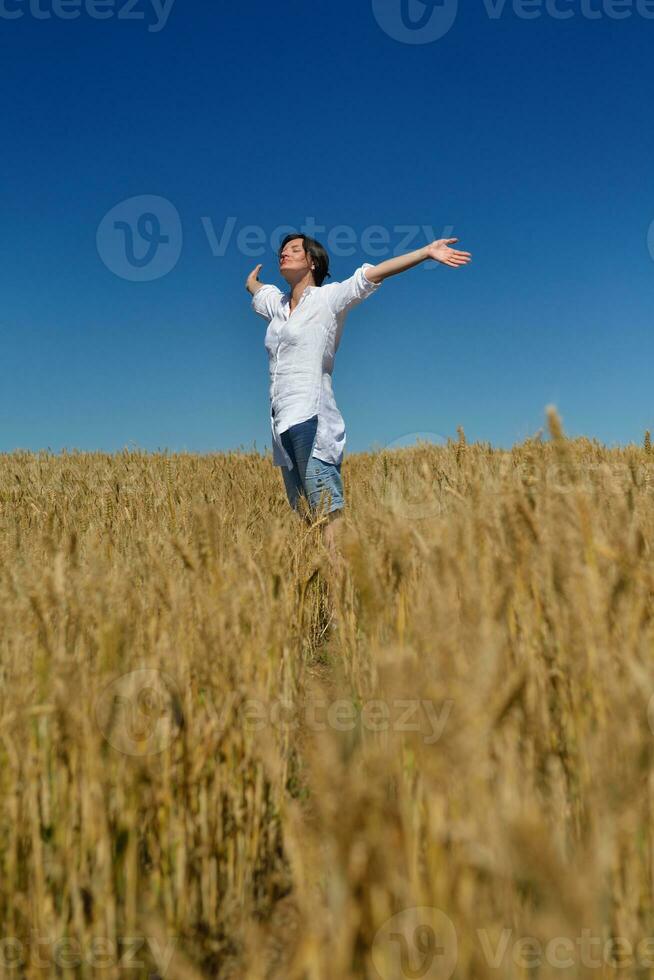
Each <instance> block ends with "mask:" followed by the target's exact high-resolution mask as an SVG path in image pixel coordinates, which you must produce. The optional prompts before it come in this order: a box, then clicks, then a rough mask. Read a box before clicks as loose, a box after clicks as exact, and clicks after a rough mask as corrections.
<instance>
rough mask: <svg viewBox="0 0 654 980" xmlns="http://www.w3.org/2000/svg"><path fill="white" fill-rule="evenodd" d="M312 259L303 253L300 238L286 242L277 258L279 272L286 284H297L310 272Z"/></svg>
mask: <svg viewBox="0 0 654 980" xmlns="http://www.w3.org/2000/svg"><path fill="white" fill-rule="evenodd" d="M312 265H313V259H312V258H311V256H310V255H308V254H307V253H306V252H305V251H304V245H303V242H302V239H301V238H294V239H292V240H291V241H290V242H286V245H284V248H283V250H282V252H281V254H280V256H279V271H280V272H281V274H282V276H283V277H284V279H286V281H287V282H289V283H290V282H297V281H298V280H300V279H303V278H304V276H306V274H307V272H312V271H313V270H312V268H311V267H312Z"/></svg>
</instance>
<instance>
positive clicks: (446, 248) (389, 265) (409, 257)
mask: <svg viewBox="0 0 654 980" xmlns="http://www.w3.org/2000/svg"><path fill="white" fill-rule="evenodd" d="M458 240H459V239H458V238H439V239H437V240H436V241H435V242H432V243H431V245H425V246H423V248H417V249H416V250H415V252H407V253H406V255H397V256H396V257H395V258H393V259H387V260H386V261H385V262H380V263H379V265H372V266H368V267H367V268H366V269H365V271H364V275H365V276H366V278H367V279H369V280H370V282H383V281H384V279H388V277H389V276H396V275H397V274H398V272H406V270H407V269H412V268H413V267H414V265H420V263H421V262H424V261H425V260H426V259H434V261H436V262H441V263H442V264H443V265H449V266H451V267H452V268H453V269H458V268H459V266H461V265H467V264H468V262H469V261H470V259H471V258H472V255H471V254H470V252H460V251H459V250H458V249H456V248H450V245H452V244H453V243H454V242H458Z"/></svg>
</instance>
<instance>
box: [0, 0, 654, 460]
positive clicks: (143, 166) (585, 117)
mask: <svg viewBox="0 0 654 980" xmlns="http://www.w3.org/2000/svg"><path fill="white" fill-rule="evenodd" d="M618 15H619V16H618ZM625 15H626V16H625ZM0 45H1V54H2V69H3V90H4V98H3V128H4V133H3V137H4V138H3V141H2V142H3V148H2V164H3V181H2V187H1V190H0V194H1V195H2V199H3V207H2V216H3V220H2V226H1V231H0V235H1V236H2V273H3V275H2V279H3V291H2V310H1V312H0V324H1V327H2V332H3V347H4V352H3V357H2V359H1V362H0V363H1V366H0V450H1V451H11V450H13V449H16V448H22V449H32V450H38V449H47V448H49V449H51V450H53V451H57V452H58V451H60V450H61V449H62V448H66V449H68V450H73V449H85V450H91V449H101V450H106V451H115V450H120V449H122V448H124V447H128V448H137V447H138V448H142V449H149V450H157V449H160V450H163V449H168V450H170V451H183V450H188V451H199V452H205V451H218V450H229V449H252V448H256V449H257V450H259V451H265V450H267V449H269V447H270V426H269V414H268V407H269V406H268V365H267V356H266V352H265V348H264V345H263V340H264V333H265V329H266V324H265V322H264V321H263V320H262V319H261V318H259V317H257V316H256V315H255V314H254V313H253V312H252V311H251V309H250V297H249V294H248V293H247V292H246V290H245V285H244V284H245V279H246V276H247V274H248V273H249V272H250V271H251V269H252V268H253V267H254V266H255V265H256V264H257V263H258V262H263V270H262V273H261V280H262V281H264V282H266V281H267V282H274V283H276V284H277V285H279V286H280V287H281V288H284V289H285V288H286V284H285V283H284V281H283V280H282V279H281V278H280V277H279V273H278V268H277V262H276V256H275V250H274V248H273V243H274V241H275V236H276V241H279V239H280V237H281V234H282V233H283V232H280V229H283V226H290V227H292V228H294V229H296V230H297V229H299V230H305V231H310V228H309V227H307V225H308V223H310V222H312V221H313V222H314V223H315V225H318V226H322V228H323V231H321V232H317V233H314V234H315V237H317V238H318V239H319V240H321V241H323V242H324V243H325V244H326V245H327V247H328V249H329V251H330V254H331V256H332V261H331V271H332V277H333V278H332V281H336V280H340V279H344V278H346V277H347V276H349V275H351V274H352V272H353V271H354V270H355V269H356V268H357V266H359V265H361V264H362V263H363V262H366V261H368V262H373V263H374V262H379V261H382V260H383V259H384V258H389V257H391V256H392V255H393V254H397V252H398V251H408V250H411V249H413V248H418V247H419V246H421V245H423V244H426V243H427V242H428V241H429V240H431V239H432V237H435V238H440V237H450V236H451V237H454V236H457V237H459V239H460V244H459V247H460V248H463V249H466V250H468V251H470V252H472V253H473V261H472V263H471V264H470V265H469V266H467V267H465V268H462V269H458V270H455V269H449V268H445V267H442V266H439V265H437V264H436V263H433V262H431V263H429V264H428V265H425V266H419V267H417V268H414V269H412V270H410V271H409V272H406V273H404V274H402V275H400V276H397V277H394V278H391V279H388V280H386V281H385V282H384V283H383V284H382V286H381V288H380V289H379V290H378V291H377V293H375V295H373V296H372V297H370V298H369V299H368V300H366V301H365V302H364V303H363V304H361V305H360V306H359V307H358V308H356V309H355V310H354V311H352V312H351V313H350V315H349V316H348V319H347V322H346V326H345V331H344V334H343V339H342V342H341V346H340V348H339V351H338V355H337V358H336V365H335V369H334V391H335V395H336V399H337V402H338V405H339V407H340V409H341V411H342V413H343V415H344V418H345V421H346V428H347V437H348V440H347V451H348V452H357V451H360V450H365V449H369V448H374V447H375V446H383V445H387V444H390V443H395V442H397V441H398V440H404V441H405V442H406V441H407V434H410V433H417V432H419V433H433V434H434V438H435V439H436V438H437V437H439V436H440V437H447V436H452V437H453V438H456V426H457V425H462V426H463V428H464V430H465V432H466V436H467V438H468V440H469V441H473V440H485V441H489V442H491V443H492V444H493V445H495V446H503V447H506V448H508V447H510V446H511V445H512V444H513V443H515V442H519V441H522V440H523V439H524V438H525V437H526V436H528V435H529V434H533V433H535V432H536V431H537V430H538V429H539V428H540V427H542V426H544V425H545V413H544V410H545V406H546V405H547V404H550V403H553V404H555V405H556V406H557V407H558V409H559V412H560V414H561V416H562V418H563V424H564V427H565V430H566V432H567V433H568V434H569V435H582V434H583V435H588V436H591V437H592V436H594V437H596V438H598V439H600V440H601V441H603V442H605V443H607V444H609V445H611V444H615V443H626V442H641V440H642V437H643V432H644V430H645V429H646V428H648V427H649V428H653V429H654V395H653V385H652V365H653V354H654V342H653V339H652V325H653V324H652V310H653V299H654V258H653V255H654V230H652V231H650V226H651V225H652V222H654V114H653V113H652V105H654V72H653V71H652V58H653V52H654V2H652V0H638V2H637V0H633V3H630V0H557V3H556V5H555V4H554V3H552V0H548V2H547V3H545V2H544V0H543V3H540V2H539V0H529V2H524V3H522V4H520V3H518V0H506V2H502V0H465V4H464V3H463V0H461V3H460V4H459V6H458V9H457V5H456V3H455V2H454V0H429V3H427V4H423V3H422V2H421V0H356V2H353V0H314V2H311V3H308V2H306V0H303V2H300V0H284V2H282V3H278V4H274V3H270V2H269V0H252V2H248V3H238V4H237V3H227V2H207V0H176V2H175V0H173V2H172V3H171V0H165V2H164V0H129V2H128V0H0ZM133 198H137V199H138V198H150V200H147V199H146V200H143V201H142V200H136V201H133V200H132V199H133ZM160 199H163V201H162V200H160ZM125 202H126V203H125ZM113 209H116V210H115V211H113ZM109 212H112V213H111V214H109ZM107 215H108V217H106V218H105V216H107ZM252 226H255V229H256V228H258V229H259V232H256V230H255V231H253V228H252ZM339 226H341V227H340V232H339ZM342 226H346V232H344V231H343V228H342ZM375 226H381V228H380V227H376V228H375ZM248 228H249V230H248ZM230 229H231V231H230ZM347 229H349V231H348V230H347ZM432 231H433V235H432V234H431V232H432ZM648 235H649V239H648ZM328 236H330V241H331V245H332V246H334V245H335V247H330V242H329V241H328ZM161 239H164V240H163V241H162V240H161ZM346 240H349V241H350V242H351V243H352V244H351V246H350V247H349V248H345V247H344V242H345V241H346ZM257 241H264V243H265V244H264V246H263V247H262V248H259V249H257V248H255V247H253V243H256V242H257ZM348 253H349V254H348ZM409 441H410V440H409Z"/></svg>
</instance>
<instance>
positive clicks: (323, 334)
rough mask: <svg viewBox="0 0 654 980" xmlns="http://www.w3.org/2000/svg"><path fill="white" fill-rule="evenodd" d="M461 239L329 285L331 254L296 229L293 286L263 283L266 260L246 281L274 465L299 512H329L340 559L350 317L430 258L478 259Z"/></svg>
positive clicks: (290, 271) (284, 261) (289, 270)
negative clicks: (345, 341)
mask: <svg viewBox="0 0 654 980" xmlns="http://www.w3.org/2000/svg"><path fill="white" fill-rule="evenodd" d="M457 241H458V238H443V239H439V240H438V241H435V242H432V243H431V245H426V246H424V248H419V249H417V250H416V251H415V252H408V253H407V254H405V255H399V256H397V257H395V258H392V259H388V260H386V261H384V262H380V263H379V265H372V263H370V262H364V263H363V264H362V265H361V266H360V267H359V268H358V269H357V270H356V271H355V272H354V274H353V275H352V276H350V278H349V279H344V280H343V281H342V282H332V283H327V285H323V282H324V281H325V279H326V278H327V277H328V276H330V273H329V257H328V255H327V252H326V251H325V249H324V248H323V246H322V245H321V244H320V242H317V241H316V240H315V239H314V238H309V236H307V235H302V234H291V235H287V236H286V238H285V239H284V241H283V242H282V243H281V246H280V248H279V256H278V257H279V271H280V274H281V276H282V278H283V279H285V280H286V282H287V284H288V286H289V289H288V291H287V292H284V293H283V292H282V291H281V290H280V289H278V287H277V286H273V285H266V284H264V283H261V282H259V272H260V270H261V269H262V265H261V264H259V265H257V266H256V267H255V268H254V269H253V270H252V272H251V273H250V275H249V276H248V278H247V280H246V283H245V288H246V289H247V290H248V292H250V293H251V294H252V308H253V310H254V311H255V313H257V314H258V315H259V316H261V317H263V319H264V320H266V321H267V323H268V329H267V331H266V336H265V346H266V350H267V351H268V357H269V367H270V425H271V430H272V446H273V463H274V465H275V466H281V467H282V475H283V478H284V485H285V488H286V495H287V497H288V501H289V503H290V505H291V507H293V509H294V510H296V511H300V510H302V511H303V512H304V514H305V516H307V517H308V518H309V520H311V519H313V518H315V516H316V515H317V514H318V513H320V514H323V513H324V514H326V517H327V522H328V523H327V525H326V527H325V543H326V544H327V546H328V548H329V551H330V555H331V557H332V560H334V561H337V560H338V549H337V546H336V541H337V536H338V532H339V531H340V528H341V524H342V511H343V507H344V504H345V500H344V497H343V483H342V480H341V463H342V459H343V450H344V448H345V442H346V435H345V423H344V421H343V416H342V415H341V413H340V412H339V410H338V407H337V405H336V401H335V399H334V392H333V388H332V373H333V369H334V358H335V355H336V351H337V350H338V345H339V343H340V339H341V334H342V332H343V325H344V322H345V318H346V316H347V314H348V313H349V311H350V310H351V309H353V307H355V306H356V305H357V304H358V303H360V302H361V301H362V300H364V299H366V298H367V297H368V296H372V294H373V293H374V292H376V291H377V290H378V289H379V287H380V286H381V284H382V282H383V281H384V279H388V278H389V276H395V275H397V274H398V273H399V272H404V271H405V270H407V269H411V268H413V266H415V265H418V264H419V263H421V262H424V261H426V260H427V259H433V260H435V261H436V262H441V263H442V264H443V265H447V266H449V267H450V268H453V269H457V268H459V266H462V265H466V264H467V263H468V262H469V261H470V259H471V257H472V256H471V254H470V253H469V252H460V251H458V249H454V248H451V247H450V246H451V245H452V244H453V243H454V242H457ZM301 500H303V501H304V503H300V501H301Z"/></svg>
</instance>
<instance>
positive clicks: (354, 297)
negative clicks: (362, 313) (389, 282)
mask: <svg viewBox="0 0 654 980" xmlns="http://www.w3.org/2000/svg"><path fill="white" fill-rule="evenodd" d="M372 268H373V264H372V262H364V263H363V265H361V266H359V268H358V269H357V270H356V272H355V273H354V274H353V275H351V276H350V278H349V279H344V280H343V282H330V283H328V284H327V285H326V286H323V287H322V289H323V290H324V291H325V292H326V294H327V302H328V303H329V307H330V309H331V311H332V313H334V314H335V315H338V314H339V313H345V312H347V311H348V310H351V309H352V307H353V306H356V305H357V304H358V303H360V302H361V301H362V300H364V299H366V298H367V297H368V296H372V294H373V293H374V292H376V291H377V290H378V289H379V287H380V286H381V283H380V282H370V280H369V279H368V277H367V276H365V275H364V274H363V270H364V269H372Z"/></svg>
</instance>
